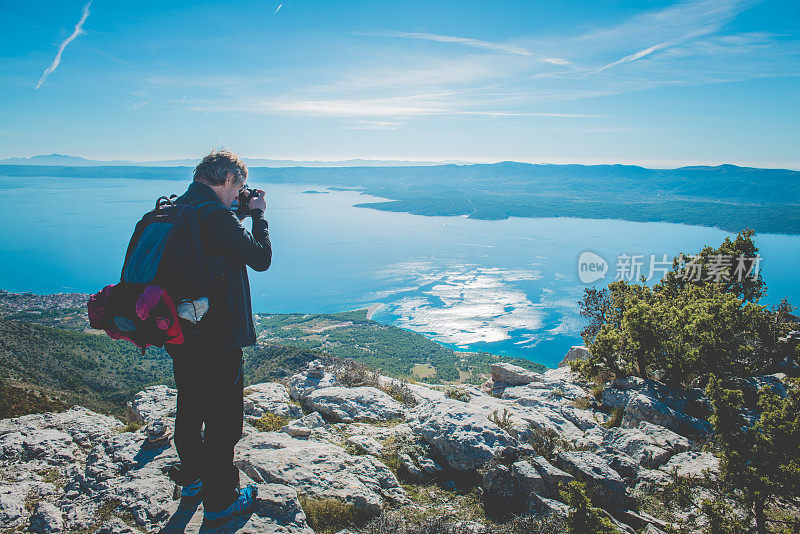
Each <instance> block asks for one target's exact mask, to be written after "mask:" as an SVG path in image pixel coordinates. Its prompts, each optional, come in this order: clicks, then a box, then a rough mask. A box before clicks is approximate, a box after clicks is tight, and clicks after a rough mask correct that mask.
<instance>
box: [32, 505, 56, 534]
mask: <svg viewBox="0 0 800 534" xmlns="http://www.w3.org/2000/svg"><path fill="white" fill-rule="evenodd" d="M63 528H64V524H63V521H62V519H61V511H60V510H59V509H58V508H57V507H56V506H55V505H54V504H50V503H49V502H40V503H39V504H38V505H37V506H36V510H34V512H33V515H32V516H31V532H36V533H37V534H45V533H49V532H61V531H62V530H63Z"/></svg>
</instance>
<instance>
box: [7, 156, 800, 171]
mask: <svg viewBox="0 0 800 534" xmlns="http://www.w3.org/2000/svg"><path fill="white" fill-rule="evenodd" d="M47 156H55V157H67V158H78V159H81V160H84V161H85V162H88V163H93V164H95V165H91V166H96V167H104V166H107V167H128V166H130V167H140V166H153V167H186V165H181V164H172V165H170V164H169V163H171V162H178V161H181V160H193V161H197V162H199V161H200V160H201V159H202V157H192V156H188V157H175V158H164V159H151V160H135V159H113V160H96V159H91V158H85V157H83V156H73V155H69V154H58V153H52V154H37V155H34V156H7V157H4V158H0V165H11V166H27V165H38V166H41V167H82V166H88V165H69V164H39V163H15V162H8V161H7V160H28V161H29V160H31V159H33V158H37V157H47ZM243 159H244V160H245V161H247V160H251V161H268V162H269V161H274V162H281V163H283V162H287V163H298V164H297V165H274V166H264V165H258V164H248V166H249V167H252V168H291V167H308V166H309V165H303V163H305V164H322V163H331V164H335V163H347V162H351V161H364V162H376V163H380V162H386V163H393V162H397V163H406V164H408V165H382V166H383V167H391V166H408V167H413V166H420V167H423V166H424V167H433V166H443V165H460V166H469V165H497V164H499V163H522V164H528V165H582V166H587V167H589V166H613V165H620V166H633V167H642V168H646V169H655V170H671V169H679V168H683V167H724V166H726V165H730V166H734V167H742V168H755V169H769V170H787V171H800V163H797V164H789V165H786V164H780V163H772V162H770V163H766V162H739V163H732V162H729V161H719V160H712V161H705V162H698V161H682V162H681V161H670V160H666V161H665V160H643V161H639V162H636V163H634V162H630V161H625V160H584V161H574V160H551V161H543V160H538V161H534V160H511V159H502V160H500V159H498V160H469V159H461V158H446V159H402V158H380V157H375V158H373V157H364V156H359V157H347V158H342V159H322V158H318V159H297V158H291V157H287V158H278V157H258V156H257V157H251V156H244V157H243ZM158 163H163V165H154V164H158ZM415 163H416V164H418V165H414V164H415ZM126 164H130V165H126ZM147 164H150V165H147ZM313 166H314V167H359V165H313ZM360 166H362V167H369V166H370V165H360Z"/></svg>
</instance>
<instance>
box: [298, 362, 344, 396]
mask: <svg viewBox="0 0 800 534" xmlns="http://www.w3.org/2000/svg"><path fill="white" fill-rule="evenodd" d="M312 363H313V362H312ZM309 366H311V364H309ZM340 385H341V384H340V383H339V380H338V379H337V378H336V375H334V374H333V373H324V372H322V371H320V370H319V368H318V366H313V367H310V368H309V369H306V370H305V371H303V372H302V373H298V374H296V375H292V377H291V378H290V379H289V396H290V397H291V398H292V399H293V400H296V401H302V400H303V399H305V398H306V396H307V395H308V394H309V393H311V392H312V391H314V390H315V389H318V388H327V387H334V386H340Z"/></svg>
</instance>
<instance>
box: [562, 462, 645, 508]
mask: <svg viewBox="0 0 800 534" xmlns="http://www.w3.org/2000/svg"><path fill="white" fill-rule="evenodd" d="M557 462H558V464H559V467H561V468H562V469H564V470H566V471H569V472H570V473H571V474H572V475H574V476H575V477H577V478H578V479H579V480H581V481H582V482H585V483H587V484H590V485H591V486H592V487H594V488H595V491H596V495H597V496H598V498H599V499H600V500H601V501H602V502H604V503H605V504H607V505H609V506H617V507H622V508H627V507H628V506H627V505H628V503H629V502H630V498H629V496H628V494H627V492H626V490H625V483H624V482H623V480H622V478H621V477H620V475H619V474H618V473H617V472H616V471H614V470H613V469H611V467H609V465H608V463H606V461H605V460H603V459H602V458H601V457H600V456H598V455H597V454H595V453H593V452H589V451H561V452H559V453H558V455H557Z"/></svg>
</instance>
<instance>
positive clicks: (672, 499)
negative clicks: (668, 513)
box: [659, 467, 694, 510]
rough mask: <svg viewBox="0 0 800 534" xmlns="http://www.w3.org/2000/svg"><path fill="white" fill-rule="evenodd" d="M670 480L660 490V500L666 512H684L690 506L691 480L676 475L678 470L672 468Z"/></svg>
mask: <svg viewBox="0 0 800 534" xmlns="http://www.w3.org/2000/svg"><path fill="white" fill-rule="evenodd" d="M670 477H671V478H672V479H671V480H670V481H669V483H668V484H666V485H665V486H664V487H663V488H661V492H660V495H659V497H660V499H661V502H662V503H663V504H664V507H665V508H666V509H667V510H674V509H675V508H676V507H677V508H678V509H679V510H685V509H686V508H688V507H689V506H691V505H692V493H693V491H694V490H693V489H692V484H691V480H690V479H688V478H686V477H682V476H679V475H678V468H677V467H676V468H674V469H673V470H672V472H671V473H670Z"/></svg>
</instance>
